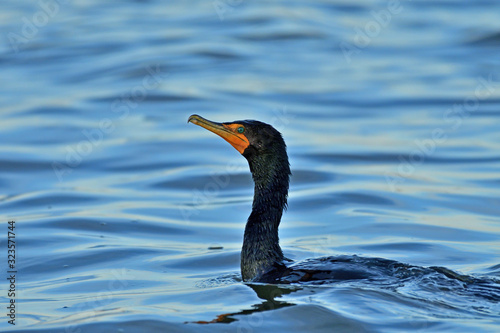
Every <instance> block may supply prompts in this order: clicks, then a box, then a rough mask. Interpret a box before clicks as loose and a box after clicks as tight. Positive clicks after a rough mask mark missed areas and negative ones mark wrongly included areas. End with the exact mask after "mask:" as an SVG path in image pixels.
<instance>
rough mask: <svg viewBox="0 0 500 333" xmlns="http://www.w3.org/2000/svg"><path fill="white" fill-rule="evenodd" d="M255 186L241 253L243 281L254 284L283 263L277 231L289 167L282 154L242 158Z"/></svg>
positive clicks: (287, 182) (283, 207)
mask: <svg viewBox="0 0 500 333" xmlns="http://www.w3.org/2000/svg"><path fill="white" fill-rule="evenodd" d="M245 157H247V159H248V162H249V165H250V171H251V172H252V176H253V180H254V183H255V192H254V200H253V205H252V213H251V214H250V217H249V218H248V221H247V224H246V227H245V236H244V239H243V248H242V251H241V272H242V276H243V280H244V281H251V280H256V279H258V278H259V277H260V276H262V275H263V274H264V273H266V272H268V271H270V270H272V269H273V268H274V267H276V266H277V265H279V264H280V263H281V262H282V261H283V253H282V251H281V248H280V246H279V238H278V227H279V224H280V221H281V216H282V214H283V209H285V208H286V204H287V195H288V184H289V177H290V166H289V164H288V157H287V155H286V151H284V152H281V154H269V155H263V156H251V157H248V156H245Z"/></svg>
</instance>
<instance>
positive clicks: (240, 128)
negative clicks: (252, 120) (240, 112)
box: [237, 126, 245, 133]
mask: <svg viewBox="0 0 500 333" xmlns="http://www.w3.org/2000/svg"><path fill="white" fill-rule="evenodd" d="M237 131H238V133H243V132H245V127H242V126H241V127H238V129H237Z"/></svg>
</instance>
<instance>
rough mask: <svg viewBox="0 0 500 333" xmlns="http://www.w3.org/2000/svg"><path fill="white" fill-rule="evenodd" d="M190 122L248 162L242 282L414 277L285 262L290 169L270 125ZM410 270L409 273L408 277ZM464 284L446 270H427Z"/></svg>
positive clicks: (395, 269)
mask: <svg viewBox="0 0 500 333" xmlns="http://www.w3.org/2000/svg"><path fill="white" fill-rule="evenodd" d="M188 122H191V123H193V124H195V125H198V126H201V127H203V128H205V129H207V130H209V131H211V132H213V133H215V134H217V135H219V136H221V137H222V138H223V139H224V140H226V141H227V142H229V143H230V144H231V145H232V146H233V147H234V148H235V149H236V150H237V151H239V152H240V153H241V154H242V155H243V156H244V157H245V158H246V159H247V160H248V164H249V166H250V171H251V173H252V177H253V181H254V183H255V189H254V198H253V204H252V212H251V214H250V216H249V217H248V220H247V223H246V227H245V234H244V238H243V247H242V250H241V275H242V278H243V281H252V282H265V283H291V282H315V283H323V282H332V281H341V280H353V279H370V280H371V281H374V280H376V279H381V280H383V279H387V278H388V277H393V278H398V279H401V278H405V277H407V276H408V274H409V275H411V274H415V273H414V272H415V266H411V265H407V264H403V263H400V262H397V261H393V260H388V259H382V258H363V257H358V256H335V257H323V258H314V259H308V260H305V261H301V262H298V263H292V261H291V260H290V259H287V258H285V257H284V256H283V252H282V251H281V248H280V245H279V238H278V226H279V224H280V221H281V216H282V214H283V210H284V209H286V207H287V197H288V186H289V180H290V175H291V172H290V164H289V162H288V155H287V152H286V144H285V141H284V140H283V137H282V136H281V134H280V133H279V132H278V131H277V130H276V129H275V128H273V127H272V126H271V125H268V124H265V123H263V122H260V121H256V120H240V121H234V122H226V123H217V122H212V121H210V120H207V119H205V118H203V117H200V116H198V115H192V116H190V117H189V119H188ZM410 268H412V269H413V273H412V269H410ZM419 270H420V271H421V272H422V273H424V272H434V271H438V272H440V273H442V274H444V275H446V276H448V277H453V278H455V279H460V280H463V279H465V277H464V276H460V275H459V274H456V273H454V272H452V271H450V270H448V269H446V268H441V267H430V268H428V269H424V268H422V269H420V268H419Z"/></svg>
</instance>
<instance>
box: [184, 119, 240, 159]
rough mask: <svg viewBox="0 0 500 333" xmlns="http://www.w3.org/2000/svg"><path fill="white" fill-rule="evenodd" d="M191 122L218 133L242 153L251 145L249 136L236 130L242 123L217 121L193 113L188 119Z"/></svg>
mask: <svg viewBox="0 0 500 333" xmlns="http://www.w3.org/2000/svg"><path fill="white" fill-rule="evenodd" d="M189 122H191V123H193V124H195V125H198V126H201V127H203V128H205V129H207V130H209V131H210V132H213V133H215V134H217V135H218V136H220V137H221V138H223V139H224V140H226V141H227V142H229V143H230V144H231V146H233V147H234V148H235V149H236V150H237V151H239V152H240V154H243V152H244V151H245V149H247V147H248V146H249V145H250V143H249V142H248V139H247V137H246V136H244V135H243V134H241V133H238V132H237V131H236V129H237V128H238V127H240V126H241V125H238V124H223V123H216V122H213V121H210V120H208V119H205V118H203V117H200V116H198V115H197V114H193V115H191V116H190V117H189V119H188V123H189Z"/></svg>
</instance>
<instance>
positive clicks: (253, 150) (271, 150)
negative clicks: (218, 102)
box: [188, 115, 286, 159]
mask: <svg viewBox="0 0 500 333" xmlns="http://www.w3.org/2000/svg"><path fill="white" fill-rule="evenodd" d="M188 122H191V123H193V124H195V125H198V126H201V127H203V128H205V129H207V130H209V131H211V132H213V133H215V134H217V135H219V136H220V137H222V138H223V139H224V140H226V141H227V142H229V143H230V144H231V145H232V146H233V147H234V148H235V149H236V150H237V151H238V152H240V154H242V155H243V156H245V157H246V158H247V159H250V158H252V157H255V156H262V155H268V154H273V155H279V154H282V153H283V152H284V153H285V154H286V145H285V142H284V140H283V137H282V136H281V134H280V133H279V132H278V131H277V130H276V129H275V128H274V127H272V126H271V125H268V124H266V123H263V122H260V121H257V120H238V121H233V122H225V123H217V122H213V121H210V120H208V119H205V118H203V117H200V116H198V115H192V116H190V117H189V120H188Z"/></svg>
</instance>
